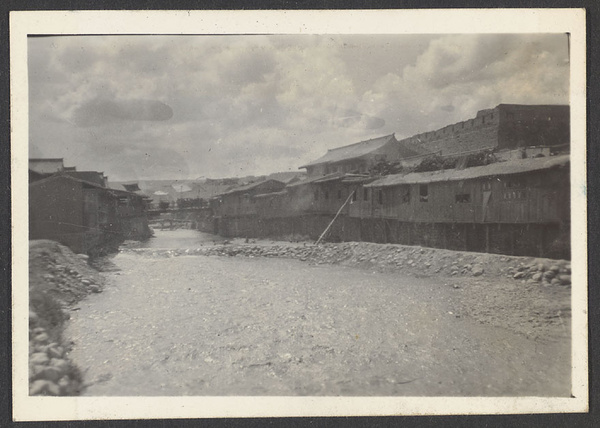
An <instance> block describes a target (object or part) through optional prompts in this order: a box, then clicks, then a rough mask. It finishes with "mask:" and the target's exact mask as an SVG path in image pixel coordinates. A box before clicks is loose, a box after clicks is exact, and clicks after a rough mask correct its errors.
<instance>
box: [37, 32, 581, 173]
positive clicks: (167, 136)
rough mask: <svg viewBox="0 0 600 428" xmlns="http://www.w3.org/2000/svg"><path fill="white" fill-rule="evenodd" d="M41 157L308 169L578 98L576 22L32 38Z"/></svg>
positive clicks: (147, 168) (99, 167)
mask: <svg viewBox="0 0 600 428" xmlns="http://www.w3.org/2000/svg"><path fill="white" fill-rule="evenodd" d="M28 73H29V76H28V78H29V157H58V158H64V160H65V165H66V166H76V167H77V170H80V171H85V170H94V171H103V172H104V173H105V174H106V175H107V176H108V177H109V180H111V181H135V180H149V179H197V178H200V177H210V178H220V177H233V176H247V175H263V174H269V173H272V172H279V171H297V170H298V167H299V166H300V165H303V164H305V163H308V162H310V161H312V160H314V159H316V158H319V157H320V156H322V155H324V154H325V153H326V152H327V150H328V149H331V148H335V147H340V146H344V145H347V144H352V143H355V142H359V141H363V140H367V139H370V138H376V137H379V136H383V135H389V134H392V133H394V134H395V135H396V138H398V139H401V138H404V137H409V136H411V135H414V134H417V133H420V132H425V131H430V130H435V129H438V128H441V127H443V126H445V125H448V124H451V123H455V122H459V121H461V120H465V119H469V118H472V117H475V115H476V113H477V111H478V110H482V109H487V108H492V107H495V106H496V105H498V104H501V103H514V104H568V103H569V56H568V39H567V36H566V35H564V34H522V35H518V34H503V35H494V34H488V35H481V34H479V35H478V34H458V35H456V34H454V35H443V34H436V35H248V36H234V35H224V36H156V35H147V36H116V35H115V36H56V37H30V38H29V39H28Z"/></svg>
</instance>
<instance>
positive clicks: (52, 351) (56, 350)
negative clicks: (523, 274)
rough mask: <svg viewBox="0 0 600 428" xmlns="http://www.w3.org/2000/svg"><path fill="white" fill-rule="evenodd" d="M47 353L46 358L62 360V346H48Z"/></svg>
mask: <svg viewBox="0 0 600 428" xmlns="http://www.w3.org/2000/svg"><path fill="white" fill-rule="evenodd" d="M55 345H56V344H55ZM47 352H48V356H49V357H51V358H62V356H63V355H64V353H65V351H64V349H63V348H62V346H48V351H47Z"/></svg>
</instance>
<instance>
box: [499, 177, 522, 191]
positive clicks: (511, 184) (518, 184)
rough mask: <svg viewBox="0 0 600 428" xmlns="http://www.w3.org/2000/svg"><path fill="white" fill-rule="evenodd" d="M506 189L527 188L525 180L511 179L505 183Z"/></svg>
mask: <svg viewBox="0 0 600 428" xmlns="http://www.w3.org/2000/svg"><path fill="white" fill-rule="evenodd" d="M504 187H505V188H507V189H522V188H524V187H525V183H524V182H523V180H519V179H511V180H507V181H505V182H504Z"/></svg>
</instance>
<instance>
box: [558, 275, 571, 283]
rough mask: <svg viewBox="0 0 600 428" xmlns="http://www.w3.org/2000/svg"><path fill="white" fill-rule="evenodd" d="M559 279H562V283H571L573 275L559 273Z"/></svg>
mask: <svg viewBox="0 0 600 428" xmlns="http://www.w3.org/2000/svg"><path fill="white" fill-rule="evenodd" d="M558 279H559V280H560V283H561V284H562V285H569V284H571V275H559V276H558Z"/></svg>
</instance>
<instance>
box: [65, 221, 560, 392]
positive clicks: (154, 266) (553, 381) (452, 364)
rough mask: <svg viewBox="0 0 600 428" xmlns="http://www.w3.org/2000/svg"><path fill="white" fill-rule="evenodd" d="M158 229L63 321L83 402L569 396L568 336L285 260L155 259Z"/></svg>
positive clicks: (359, 273) (398, 279)
mask: <svg viewBox="0 0 600 428" xmlns="http://www.w3.org/2000/svg"><path fill="white" fill-rule="evenodd" d="M217 240H221V238H218V237H214V236H212V235H208V234H203V233H200V232H197V231H193V230H174V231H157V232H156V236H155V237H154V238H152V239H151V240H149V241H147V242H146V243H142V244H137V245H134V246H135V247H137V248H145V249H147V251H136V252H133V251H128V250H127V248H125V249H124V250H123V251H121V252H120V253H119V254H117V255H116V256H114V257H111V258H110V260H109V261H110V264H111V265H112V269H109V270H107V271H106V272H104V273H103V275H105V276H106V278H107V286H106V288H105V290H104V292H103V293H101V294H97V295H91V296H89V297H88V298H87V299H86V300H84V301H82V302H80V304H79V306H78V308H77V310H75V311H74V312H72V317H71V321H70V323H69V326H68V328H67V331H66V335H67V337H69V338H70V339H71V340H72V341H73V349H72V351H71V352H70V357H71V358H72V359H73V361H74V362H75V363H76V364H77V365H78V366H79V367H80V368H81V370H82V372H83V374H84V378H85V382H86V383H88V387H87V388H86V389H85V391H84V392H83V395H88V396H158V395H163V396H183V395H198V396H208V395H280V396H282V395H286V396H288V395H293V396H298V395H317V396H325V395H328V396H331V395H347V396H512V395H518V396H523V395H537V396H569V394H570V345H569V341H568V340H562V341H561V340H553V341H538V340H533V339H531V338H527V337H525V336H523V335H520V334H517V333H515V332H513V331H510V330H508V329H505V328H500V327H496V326H494V325H488V324H482V323H480V322H477V321H476V320H474V319H472V318H469V317H468V316H460V301H459V297H458V296H459V295H457V293H456V292H455V291H454V290H453V289H452V288H451V287H443V286H442V285H441V282H440V281H439V280H438V279H434V278H414V277H408V276H403V275H401V274H399V273H382V272H373V271H369V270H365V269H358V268H349V267H345V266H336V265H310V264H308V263H305V262H301V261H298V260H289V259H282V258H270V259H266V258H244V257H218V256H179V257H157V256H156V254H155V253H153V251H156V250H158V249H169V248H171V249H181V248H197V247H198V246H201V245H213V242H214V241H217Z"/></svg>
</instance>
